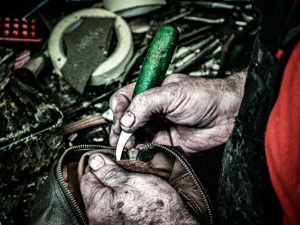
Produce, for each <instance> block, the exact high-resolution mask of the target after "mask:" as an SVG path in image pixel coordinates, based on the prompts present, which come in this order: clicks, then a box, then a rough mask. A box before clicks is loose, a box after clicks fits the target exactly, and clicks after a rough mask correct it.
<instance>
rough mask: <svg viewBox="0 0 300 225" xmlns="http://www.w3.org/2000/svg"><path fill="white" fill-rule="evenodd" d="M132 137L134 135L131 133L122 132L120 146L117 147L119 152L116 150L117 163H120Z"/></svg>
mask: <svg viewBox="0 0 300 225" xmlns="http://www.w3.org/2000/svg"><path fill="white" fill-rule="evenodd" d="M131 135H132V133H129V132H125V131H122V132H121V135H120V137H119V141H118V145H117V150H116V159H117V161H119V160H120V159H121V156H122V152H123V149H124V147H125V145H126V143H127V141H128V140H129V138H130V137H131Z"/></svg>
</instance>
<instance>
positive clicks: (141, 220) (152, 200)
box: [80, 154, 198, 225]
mask: <svg viewBox="0 0 300 225" xmlns="http://www.w3.org/2000/svg"><path fill="white" fill-rule="evenodd" d="M89 166H90V168H91V172H87V173H86V174H85V175H84V176H83V178H82V180H81V183H80V191H81V194H82V198H83V201H84V204H85V208H86V214H87V217H88V220H89V224H91V225H93V224H98V225H100V224H116V225H117V224H198V223H197V221H196V220H195V219H194V218H193V217H192V216H191V215H190V214H189V212H188V210H187V209H186V208H185V206H184V205H183V202H182V200H181V199H180V197H179V196H178V194H177V193H176V191H175V189H173V187H171V186H170V185H169V184H168V183H167V182H166V181H164V180H162V179H160V178H159V177H156V176H153V175H148V174H147V175H146V174H138V173H129V172H126V171H125V170H123V169H121V168H120V167H119V166H117V165H116V164H115V163H114V162H113V161H112V160H111V159H109V158H108V157H107V156H105V155H102V154H94V155H92V156H91V157H90V159H89Z"/></svg>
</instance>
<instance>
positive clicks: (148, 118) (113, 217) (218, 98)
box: [80, 71, 246, 224]
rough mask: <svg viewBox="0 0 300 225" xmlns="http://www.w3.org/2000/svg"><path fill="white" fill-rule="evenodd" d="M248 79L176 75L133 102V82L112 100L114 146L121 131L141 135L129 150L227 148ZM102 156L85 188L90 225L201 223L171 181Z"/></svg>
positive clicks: (93, 161)
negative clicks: (141, 147)
mask: <svg viewBox="0 0 300 225" xmlns="http://www.w3.org/2000/svg"><path fill="white" fill-rule="evenodd" d="M245 78H246V71H242V72H240V73H237V74H234V75H232V76H230V77H227V78H225V79H205V78H192V77H189V76H186V75H183V74H174V75H170V76H168V77H167V78H166V79H165V80H164V82H163V84H162V86H161V87H157V88H153V89H151V90H148V91H145V92H143V93H141V94H138V95H137V96H136V97H135V98H134V99H133V100H132V99H131V96H132V92H133V89H134V85H135V84H134V83H133V84H130V85H128V86H126V87H124V88H122V89H120V90H119V91H117V92H116V93H115V94H114V95H113V96H112V97H111V99H110V107H111V109H112V111H113V115H114V124H113V126H112V129H111V134H110V144H111V145H112V146H116V145H117V141H118V138H119V134H120V132H121V127H122V129H123V130H127V131H136V132H135V133H134V137H133V138H132V139H131V141H130V143H128V144H127V147H128V148H131V147H134V146H135V145H136V144H142V143H145V142H155V143H159V144H166V145H174V146H176V145H179V146H181V147H182V148H183V150H184V151H185V152H186V153H187V154H192V153H197V152H198V151H201V150H208V149H210V148H212V147H215V146H218V145H220V144H223V143H225V142H226V141H227V139H228V137H229V135H230V133H231V131H232V128H233V126H234V118H235V116H236V115H237V114H238V111H239V107H240V104H241V100H242V97H243V93H244V83H245ZM124 114H125V115H124ZM145 137H147V138H145ZM98 156H99V154H98ZM98 156H97V157H96V156H94V155H93V157H91V160H90V161H89V165H90V168H91V169H92V170H91V172H87V173H86V174H85V175H84V176H83V179H82V181H81V186H80V188H81V193H82V197H83V200H84V203H85V206H86V213H87V216H88V219H89V222H90V224H197V222H196V221H195V220H194V218H193V217H192V216H191V215H190V214H189V213H188V211H187V210H186V208H185V207H184V205H183V202H182V201H181V199H180V197H179V196H178V194H177V193H176V191H175V190H174V189H173V188H172V187H171V186H170V185H169V184H168V183H167V182H165V181H164V180H162V179H160V178H158V177H155V176H151V175H144V174H136V173H128V172H125V171H123V170H122V169H121V168H119V167H118V166H117V165H115V164H114V163H113V162H112V161H111V160H109V159H108V158H106V157H105V156H103V155H102V156H101V155H100V156H99V157H98Z"/></svg>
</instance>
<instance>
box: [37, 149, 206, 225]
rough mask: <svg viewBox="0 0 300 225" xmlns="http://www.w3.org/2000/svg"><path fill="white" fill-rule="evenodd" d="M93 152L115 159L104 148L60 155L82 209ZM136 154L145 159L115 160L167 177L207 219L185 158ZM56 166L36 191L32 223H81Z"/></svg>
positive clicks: (160, 152)
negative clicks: (82, 188)
mask: <svg viewBox="0 0 300 225" xmlns="http://www.w3.org/2000/svg"><path fill="white" fill-rule="evenodd" d="M96 152H100V153H102V154H106V155H108V156H110V157H111V158H112V159H115V151H112V150H107V149H98V150H81V151H73V152H69V153H67V154H66V155H65V157H64V159H63V162H64V163H63V166H62V167H63V168H64V169H66V170H67V176H66V175H65V176H64V180H65V185H67V186H68V188H69V190H70V191H71V193H72V195H73V196H74V197H75V199H76V201H77V203H78V204H79V206H80V208H81V210H82V211H84V205H83V203H82V199H81V194H80V191H79V183H80V180H81V178H82V176H83V174H84V172H85V169H86V168H87V162H88V158H89V156H90V155H92V154H94V153H96ZM139 158H142V159H143V160H144V161H141V160H121V161H119V162H118V164H119V165H120V166H121V167H122V168H124V169H125V170H127V171H130V172H138V173H147V174H153V175H155V176H159V177H161V178H162V179H164V180H167V181H168V182H169V183H170V184H171V185H172V186H173V187H174V188H175V189H176V190H177V192H178V193H179V195H180V196H181V198H182V199H183V201H184V203H185V204H186V205H187V207H188V208H189V210H190V212H191V213H192V214H193V215H194V216H195V217H196V218H197V219H198V220H199V221H200V222H201V224H209V223H210V217H209V214H208V208H207V206H208V205H207V203H206V202H205V201H204V195H205V196H206V198H208V199H209V196H208V195H207V192H206V191H205V190H204V188H203V186H202V185H201V184H200V186H199V183H200V182H199V180H198V179H197V178H195V177H194V178H192V176H191V173H190V172H188V170H187V165H188V164H186V162H184V163H185V166H184V165H183V164H182V162H180V161H179V160H178V159H176V158H175V157H174V156H173V155H171V154H170V153H167V152H165V151H163V150H158V151H156V150H152V151H151V152H142V154H140V157H139ZM56 166H57V165H56V164H54V166H53V168H52V170H51V174H50V176H49V177H48V179H47V180H46V182H45V184H44V186H43V188H42V190H41V191H40V193H39V194H38V199H37V201H36V204H35V208H34V216H33V220H32V223H31V224H57V225H60V224H66V221H67V223H68V224H81V223H80V220H79V219H78V218H77V215H76V213H75V211H74V209H73V208H72V206H71V204H70V203H69V202H68V201H67V199H66V197H65V195H64V193H63V191H62V189H61V187H60V185H59V184H58V181H57V177H56V175H55V167H56ZM188 166H189V165H188ZM194 175H195V174H194ZM197 183H198V184H197ZM199 187H200V189H199Z"/></svg>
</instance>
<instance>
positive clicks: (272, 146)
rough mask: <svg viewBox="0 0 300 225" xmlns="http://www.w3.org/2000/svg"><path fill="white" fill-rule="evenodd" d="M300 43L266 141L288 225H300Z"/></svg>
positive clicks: (293, 55) (268, 157)
mask: <svg viewBox="0 0 300 225" xmlns="http://www.w3.org/2000/svg"><path fill="white" fill-rule="evenodd" d="M299 62H300V41H299V42H298V43H297V44H296V46H295V48H294V49H293V51H292V53H291V55H290V57H289V59H288V62H287V64H286V67H285V70H284V74H283V78H282V81H281V87H280V92H279V95H278V98H277V100H276V103H275V105H274V107H273V109H272V111H271V114H270V117H269V120H268V124H267V130H266V137H265V149H266V158H267V164H268V168H269V173H270V177H271V181H272V184H273V187H274V190H275V192H276V195H277V197H278V199H279V201H280V204H281V207H282V223H283V224H284V225H299V224H300V63H299Z"/></svg>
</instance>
